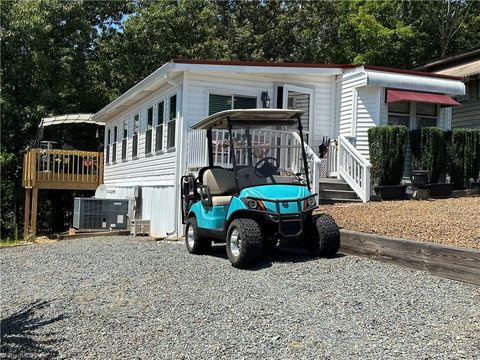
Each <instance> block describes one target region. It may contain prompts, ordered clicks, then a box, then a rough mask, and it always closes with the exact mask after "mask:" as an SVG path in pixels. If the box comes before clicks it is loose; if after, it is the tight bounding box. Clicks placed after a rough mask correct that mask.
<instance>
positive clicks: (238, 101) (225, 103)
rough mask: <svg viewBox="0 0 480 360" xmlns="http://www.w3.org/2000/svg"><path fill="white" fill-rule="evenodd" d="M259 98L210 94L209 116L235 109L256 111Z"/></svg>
mask: <svg viewBox="0 0 480 360" xmlns="http://www.w3.org/2000/svg"><path fill="white" fill-rule="evenodd" d="M256 108H257V97H256V96H245V95H230V94H228V95H226V94H209V96H208V115H213V114H215V113H217V112H220V111H225V110H233V109H256Z"/></svg>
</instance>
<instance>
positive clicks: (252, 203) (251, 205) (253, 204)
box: [247, 200, 258, 209]
mask: <svg viewBox="0 0 480 360" xmlns="http://www.w3.org/2000/svg"><path fill="white" fill-rule="evenodd" d="M247 205H248V207H249V208H250V209H257V208H258V202H257V200H248V201H247Z"/></svg>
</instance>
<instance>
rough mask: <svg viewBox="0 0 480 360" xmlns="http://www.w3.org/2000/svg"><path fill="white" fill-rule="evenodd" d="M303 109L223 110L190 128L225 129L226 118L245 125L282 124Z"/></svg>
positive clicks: (300, 113) (297, 116)
mask: <svg viewBox="0 0 480 360" xmlns="http://www.w3.org/2000/svg"><path fill="white" fill-rule="evenodd" d="M302 114H303V110H287V109H246V110H242V109H238V110H225V111H221V112H218V113H216V114H213V115H210V116H208V117H206V118H204V119H202V120H200V121H199V122H198V123H196V124H195V125H193V126H192V129H210V128H215V129H226V128H227V119H230V121H231V122H232V123H236V124H239V123H244V124H245V125H249V126H251V125H254V126H255V125H260V124H261V125H282V124H285V123H291V122H292V120H293V121H294V120H296V119H297V118H299V117H300V116H302Z"/></svg>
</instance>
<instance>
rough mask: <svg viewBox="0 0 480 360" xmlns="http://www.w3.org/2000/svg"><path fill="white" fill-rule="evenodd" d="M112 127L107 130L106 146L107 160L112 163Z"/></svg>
mask: <svg viewBox="0 0 480 360" xmlns="http://www.w3.org/2000/svg"><path fill="white" fill-rule="evenodd" d="M111 132H112V131H111V129H108V131H107V146H106V147H105V162H106V163H107V164H110V139H111Z"/></svg>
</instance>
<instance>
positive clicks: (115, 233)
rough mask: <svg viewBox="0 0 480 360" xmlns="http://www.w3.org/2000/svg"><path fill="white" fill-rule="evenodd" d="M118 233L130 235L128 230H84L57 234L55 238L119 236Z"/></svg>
mask: <svg viewBox="0 0 480 360" xmlns="http://www.w3.org/2000/svg"><path fill="white" fill-rule="evenodd" d="M119 235H130V230H122V231H102V232H85V233H77V234H72V235H69V234H65V235H57V240H68V239H79V238H89V237H98V236H119Z"/></svg>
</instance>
